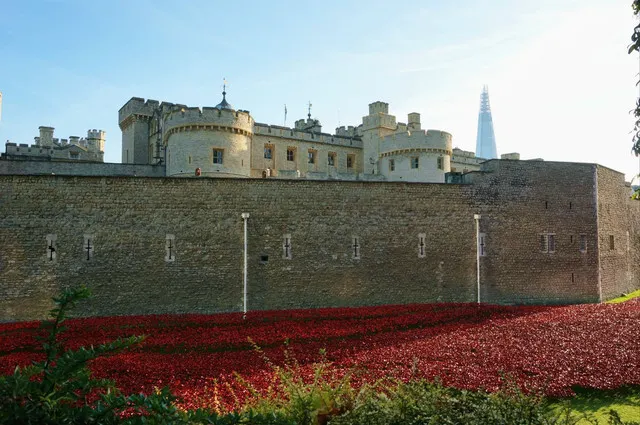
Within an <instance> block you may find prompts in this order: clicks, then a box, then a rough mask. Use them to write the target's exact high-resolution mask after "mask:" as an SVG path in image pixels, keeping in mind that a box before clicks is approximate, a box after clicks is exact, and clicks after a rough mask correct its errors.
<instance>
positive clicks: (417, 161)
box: [411, 156, 420, 169]
mask: <svg viewBox="0 0 640 425" xmlns="http://www.w3.org/2000/svg"><path fill="white" fill-rule="evenodd" d="M419 166H420V159H419V158H418V157H417V156H414V157H411V168H414V169H415V168H418V167H419Z"/></svg>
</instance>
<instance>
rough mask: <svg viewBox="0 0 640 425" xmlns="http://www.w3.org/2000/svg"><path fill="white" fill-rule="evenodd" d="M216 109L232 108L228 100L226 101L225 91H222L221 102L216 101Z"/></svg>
mask: <svg viewBox="0 0 640 425" xmlns="http://www.w3.org/2000/svg"><path fill="white" fill-rule="evenodd" d="M215 108H216V109H233V106H231V104H230V103H229V102H227V92H226V91H223V92H222V102H220V103H218V104H217V105H216V106H215Z"/></svg>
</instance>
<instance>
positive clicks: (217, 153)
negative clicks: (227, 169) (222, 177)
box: [213, 149, 224, 164]
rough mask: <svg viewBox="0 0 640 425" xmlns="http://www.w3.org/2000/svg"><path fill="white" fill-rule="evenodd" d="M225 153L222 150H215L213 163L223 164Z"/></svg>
mask: <svg viewBox="0 0 640 425" xmlns="http://www.w3.org/2000/svg"><path fill="white" fill-rule="evenodd" d="M223 153H224V151H223V150H222V149H214V150H213V163H214V164H222V154H223Z"/></svg>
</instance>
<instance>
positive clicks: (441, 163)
mask: <svg viewBox="0 0 640 425" xmlns="http://www.w3.org/2000/svg"><path fill="white" fill-rule="evenodd" d="M438 170H444V158H443V157H441V156H439V157H438Z"/></svg>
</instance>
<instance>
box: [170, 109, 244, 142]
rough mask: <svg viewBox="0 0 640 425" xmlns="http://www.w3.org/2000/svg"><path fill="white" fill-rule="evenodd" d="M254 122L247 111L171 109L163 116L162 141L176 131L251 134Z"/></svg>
mask: <svg viewBox="0 0 640 425" xmlns="http://www.w3.org/2000/svg"><path fill="white" fill-rule="evenodd" d="M253 125H254V121H253V118H252V117H251V114H250V113H249V111H243V110H237V111H234V110H232V109H218V108H214V107H203V108H200V107H175V106H174V107H173V108H172V109H171V111H170V112H168V113H167V114H165V116H164V126H165V127H164V128H165V133H164V139H165V140H166V139H167V138H168V137H169V136H170V135H171V134H172V133H174V132H176V131H189V130H212V131H229V132H232V133H242V134H245V135H251V134H253Z"/></svg>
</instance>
